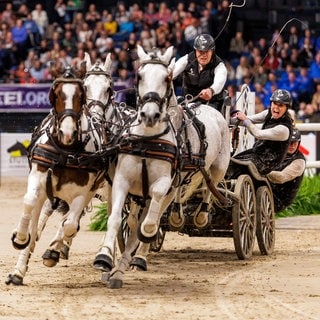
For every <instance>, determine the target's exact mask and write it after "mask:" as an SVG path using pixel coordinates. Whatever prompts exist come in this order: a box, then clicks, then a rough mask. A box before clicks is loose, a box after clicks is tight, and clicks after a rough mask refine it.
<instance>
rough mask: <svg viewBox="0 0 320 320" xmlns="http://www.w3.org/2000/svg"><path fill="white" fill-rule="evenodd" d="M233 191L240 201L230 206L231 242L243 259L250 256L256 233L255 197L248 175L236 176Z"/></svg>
mask: <svg viewBox="0 0 320 320" xmlns="http://www.w3.org/2000/svg"><path fill="white" fill-rule="evenodd" d="M234 193H235V195H236V196H237V197H238V198H239V199H240V201H239V203H236V204H235V205H234V206H233V208H232V228H233V242H234V247H235V250H236V254H237V256H238V258H239V259H241V260H244V259H248V258H250V257H251V256H252V251H253V246H254V240H255V234H256V199H255V192H254V185H253V182H252V179H251V178H250V176H248V175H240V176H239V177H238V179H237V182H236V185H235V190H234Z"/></svg>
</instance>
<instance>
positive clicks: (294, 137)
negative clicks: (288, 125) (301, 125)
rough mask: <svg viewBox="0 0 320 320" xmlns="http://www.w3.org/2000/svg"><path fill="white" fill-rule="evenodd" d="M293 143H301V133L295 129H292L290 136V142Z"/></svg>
mask: <svg viewBox="0 0 320 320" xmlns="http://www.w3.org/2000/svg"><path fill="white" fill-rule="evenodd" d="M293 141H299V142H300V141H301V133H300V131H299V130H298V129H296V128H293V130H292V134H291V139H290V142H293Z"/></svg>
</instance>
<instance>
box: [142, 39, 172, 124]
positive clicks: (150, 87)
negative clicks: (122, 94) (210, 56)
mask: <svg viewBox="0 0 320 320" xmlns="http://www.w3.org/2000/svg"><path fill="white" fill-rule="evenodd" d="M137 54H138V58H139V62H140V67H139V69H138V72H137V89H138V106H139V120H140V121H141V122H142V123H144V125H145V126H146V127H154V126H155V125H156V124H159V123H161V122H163V121H166V120H167V119H168V115H167V111H168V106H169V103H170V100H171V98H172V95H173V94H174V91H173V84H172V71H173V67H174V64H175V59H172V60H171V58H172V56H173V46H171V47H169V48H168V49H167V50H166V51H165V52H164V53H163V54H161V52H160V50H158V49H154V50H153V51H152V52H149V53H146V52H145V51H144V49H143V48H142V47H141V46H139V45H138V46H137ZM170 61H171V62H170Z"/></svg>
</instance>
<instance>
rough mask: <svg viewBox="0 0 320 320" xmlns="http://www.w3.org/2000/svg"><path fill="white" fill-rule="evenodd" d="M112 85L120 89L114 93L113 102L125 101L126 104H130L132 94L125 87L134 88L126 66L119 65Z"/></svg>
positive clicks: (132, 79)
mask: <svg viewBox="0 0 320 320" xmlns="http://www.w3.org/2000/svg"><path fill="white" fill-rule="evenodd" d="M114 85H115V86H117V87H118V88H119V89H120V90H121V92H119V93H117V94H116V96H115V102H118V103H120V102H125V103H127V104H128V105H130V106H132V102H133V101H132V96H131V95H130V92H129V91H127V90H126V89H133V88H134V78H133V77H130V75H129V72H128V70H127V69H126V68H123V67H120V68H119V69H118V77H117V79H116V80H115V82H114Z"/></svg>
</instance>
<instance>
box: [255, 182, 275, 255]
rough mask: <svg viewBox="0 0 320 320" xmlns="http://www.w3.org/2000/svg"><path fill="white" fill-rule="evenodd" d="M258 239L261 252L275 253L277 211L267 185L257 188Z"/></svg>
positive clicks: (265, 253) (266, 253)
mask: <svg viewBox="0 0 320 320" xmlns="http://www.w3.org/2000/svg"><path fill="white" fill-rule="evenodd" d="M256 198H257V232H256V235H257V240H258V246H259V249H260V252H261V254H263V255H269V254H272V253H273V250H274V243H275V213H274V204H273V196H272V193H271V191H270V189H269V188H268V187H267V186H262V187H260V188H258V190H257V195H256Z"/></svg>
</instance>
